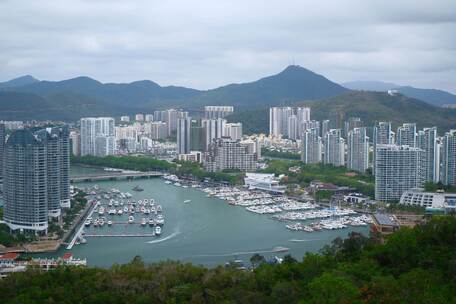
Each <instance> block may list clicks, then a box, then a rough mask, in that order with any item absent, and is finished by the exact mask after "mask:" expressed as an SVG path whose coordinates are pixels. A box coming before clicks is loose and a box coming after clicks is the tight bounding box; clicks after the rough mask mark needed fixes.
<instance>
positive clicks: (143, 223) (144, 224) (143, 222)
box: [141, 217, 147, 226]
mask: <svg viewBox="0 0 456 304" xmlns="http://www.w3.org/2000/svg"><path fill="white" fill-rule="evenodd" d="M146 223H147V222H146V219H145V218H144V217H143V218H142V219H141V226H146Z"/></svg>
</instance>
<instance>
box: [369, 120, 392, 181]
mask: <svg viewBox="0 0 456 304" xmlns="http://www.w3.org/2000/svg"><path fill="white" fill-rule="evenodd" d="M372 137H373V138H372V144H373V148H374V153H373V165H372V173H373V174H374V175H375V165H374V164H375V155H376V149H377V145H392V144H394V132H393V131H392V130H391V122H384V121H381V122H377V123H376V124H375V126H374V132H373V136H372Z"/></svg>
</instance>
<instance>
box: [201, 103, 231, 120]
mask: <svg viewBox="0 0 456 304" xmlns="http://www.w3.org/2000/svg"><path fill="white" fill-rule="evenodd" d="M233 112H234V108H233V107H232V106H205V107H204V118H206V119H217V118H224V117H225V116H228V115H230V114H233Z"/></svg>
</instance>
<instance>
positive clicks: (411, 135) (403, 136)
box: [396, 123, 417, 147]
mask: <svg viewBox="0 0 456 304" xmlns="http://www.w3.org/2000/svg"><path fill="white" fill-rule="evenodd" d="M416 136H417V133H416V123H405V124H403V125H402V126H400V127H398V128H397V133H396V137H397V140H396V143H397V144H398V145H399V146H404V145H406V146H410V147H416V146H417V145H416Z"/></svg>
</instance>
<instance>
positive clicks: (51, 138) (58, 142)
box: [35, 126, 70, 217]
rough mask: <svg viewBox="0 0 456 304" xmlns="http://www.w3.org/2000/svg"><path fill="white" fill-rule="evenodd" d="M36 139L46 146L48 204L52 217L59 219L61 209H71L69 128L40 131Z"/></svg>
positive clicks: (36, 134)
mask: <svg viewBox="0 0 456 304" xmlns="http://www.w3.org/2000/svg"><path fill="white" fill-rule="evenodd" d="M35 136H36V138H37V139H38V140H39V141H41V143H43V144H44V145H45V148H46V166H47V173H46V174H47V191H48V195H47V204H48V213H49V216H50V217H59V216H60V214H61V207H70V197H69V191H70V185H69V169H70V159H69V153H70V142H69V130H68V127H67V126H62V127H53V128H46V129H42V130H39V131H37V132H36V133H35Z"/></svg>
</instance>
